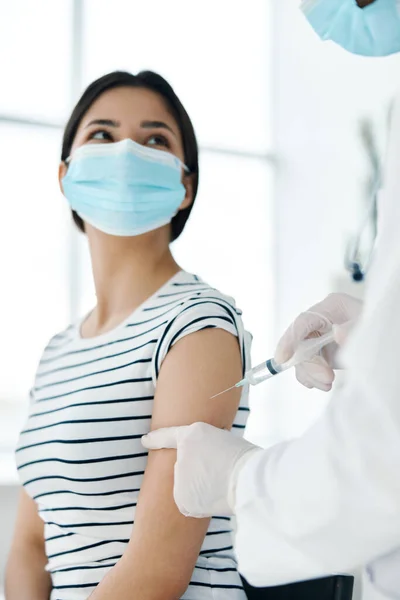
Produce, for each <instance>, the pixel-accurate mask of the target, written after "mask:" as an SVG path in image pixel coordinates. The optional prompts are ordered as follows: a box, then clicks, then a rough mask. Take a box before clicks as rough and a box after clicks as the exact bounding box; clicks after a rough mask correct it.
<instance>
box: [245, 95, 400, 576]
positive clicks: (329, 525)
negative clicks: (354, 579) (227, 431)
mask: <svg viewBox="0 0 400 600" xmlns="http://www.w3.org/2000/svg"><path fill="white" fill-rule="evenodd" d="M399 161H400V110H399V101H397V102H396V105H395V109H394V114H393V117H392V133H391V140H390V144H389V153H388V158H387V169H386V181H385V186H384V192H383V194H382V196H381V209H382V212H383V214H382V219H381V224H380V225H381V231H380V234H381V240H380V244H379V246H378V250H377V254H376V260H375V264H374V266H373V268H372V271H371V276H370V284H369V288H368V290H367V296H366V302H365V310H364V314H363V318H362V319H361V322H360V324H359V326H358V327H357V330H356V331H355V333H354V335H353V336H352V338H351V340H350V342H349V344H348V347H347V349H346V352H345V353H344V355H343V362H344V363H345V366H346V367H347V369H348V371H347V381H346V384H345V386H344V387H343V388H342V390H341V391H340V393H339V394H338V395H337V396H336V397H335V398H334V400H333V401H332V402H331V404H330V406H329V407H328V409H327V411H326V412H325V413H324V415H323V416H322V417H321V418H320V419H319V421H318V422H317V423H316V424H315V425H314V426H313V427H312V428H311V429H309V430H308V431H307V432H306V433H305V434H304V435H303V436H302V437H301V438H298V439H296V440H293V441H290V442H286V443H283V444H280V445H277V446H274V447H272V448H270V449H268V450H265V451H264V452H262V453H259V454H255V455H254V456H253V457H252V458H251V459H250V460H249V461H248V463H247V464H246V465H245V467H244V469H243V470H242V472H241V473H240V476H239V479H238V485H237V495H236V516H237V524H238V532H237V554H238V560H239V569H240V570H241V572H242V573H243V574H244V576H245V577H246V578H247V579H248V580H249V582H250V583H252V584H253V585H256V586H270V585H278V584H281V583H287V582H291V581H296V580H304V579H310V578H314V577H321V576H324V575H327V574H330V573H343V572H349V571H350V570H351V569H353V568H354V567H357V566H359V565H361V564H365V563H367V562H369V561H371V559H373V558H375V557H377V556H380V555H385V554H386V555H388V554H390V552H391V551H393V552H395V550H396V548H397V547H398V546H399V545H400V477H399V473H400V352H399V340H400V242H399V236H400V171H399V166H398V165H399ZM399 570H400V565H399Z"/></svg>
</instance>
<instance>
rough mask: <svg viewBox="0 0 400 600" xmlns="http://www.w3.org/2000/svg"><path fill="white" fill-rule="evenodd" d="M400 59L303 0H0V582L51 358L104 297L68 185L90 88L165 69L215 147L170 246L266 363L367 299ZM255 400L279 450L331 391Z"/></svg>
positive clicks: (260, 429) (204, 148)
mask: <svg viewBox="0 0 400 600" xmlns="http://www.w3.org/2000/svg"><path fill="white" fill-rule="evenodd" d="M399 67H400V56H397V57H391V58H385V59H380V60H376V59H375V60H374V59H361V58H358V57H355V56H351V55H350V54H347V53H346V52H345V51H343V50H341V49H339V48H337V47H335V46H333V45H331V44H330V43H321V42H320V41H319V40H318V38H317V37H316V36H315V34H314V32H313V31H312V30H311V28H310V27H309V26H308V24H307V22H306V21H305V19H304V17H303V16H302V14H301V13H300V11H299V0H284V1H282V0H246V2H244V1H239V0H201V1H200V0H192V1H191V2H187V0H146V2H138V1H136V0H113V1H112V2H110V1H109V0H57V2H54V0H35V1H34V2H32V0H13V2H5V1H3V2H0V198H1V206H2V218H1V219H0V263H1V295H0V323H1V327H0V332H1V343H0V361H1V370H0V374H1V375H0V505H1V507H2V511H1V515H0V521H1V522H0V527H1V531H2V532H3V535H2V541H1V543H0V569H1V572H2V571H3V563H4V557H5V555H6V553H7V549H8V543H9V535H10V531H11V528H12V522H13V518H14V517H13V515H14V507H15V498H16V489H17V488H16V484H17V478H16V473H15V467H14V460H13V448H14V446H15V443H16V440H17V436H18V430H19V428H20V427H21V424H22V422H23V420H24V418H25V415H26V408H27V397H28V392H29V388H30V386H31V384H32V381H33V376H34V372H35V369H36V366H37V362H38V360H39V357H40V354H41V351H42V349H43V347H44V345H45V344H46V342H47V341H48V339H49V338H50V336H52V335H53V334H54V333H55V332H57V331H58V330H60V329H63V328H64V327H65V326H66V325H67V324H68V323H69V322H70V321H71V320H74V319H76V318H77V317H78V316H80V315H82V314H83V313H84V312H86V311H87V310H89V309H90V308H91V305H92V304H93V298H94V295H93V287H92V281H91V273H90V264H89V259H88V252H87V247H86V244H85V239H84V237H83V236H81V235H79V234H78V233H77V232H76V231H75V230H74V229H73V227H72V221H71V218H70V213H69V210H68V208H67V206H66V202H65V201H64V199H63V197H62V195H61V193H60V191H59V188H58V180H57V170H58V164H59V160H60V147H61V137H62V132H63V126H64V124H65V123H66V120H67V118H68V116H69V112H70V111H71V109H72V107H73V105H74V104H75V102H76V101H77V100H78V98H79V96H80V94H81V93H82V91H83V89H84V88H85V87H86V86H87V85H88V84H89V83H90V82H91V81H92V80H94V79H95V78H97V77H99V76H100V75H103V74H105V73H106V72H109V71H112V70H116V69H123V70H128V71H131V72H133V73H136V72H138V71H140V70H142V69H151V70H154V71H158V72H159V73H160V74H161V75H163V76H164V77H166V78H167V80H168V81H169V82H170V83H171V84H172V86H173V87H174V89H175V91H176V92H177V94H178V96H179V97H180V99H181V100H182V102H183V104H184V106H185V107H186V109H187V111H188V113H189V115H190V116H191V118H192V120H193V122H194V125H195V129H196V132H197V135H198V139H199V143H200V148H201V166H200V169H201V175H200V192H199V196H198V199H197V201H196V207H195V209H194V211H193V214H192V218H191V220H190V222H189V224H188V226H187V227H186V229H185V232H184V234H183V236H182V238H181V239H180V240H179V241H178V242H177V243H176V244H175V247H174V253H175V256H176V258H177V260H178V262H179V263H180V264H181V265H182V266H183V267H184V268H185V269H187V270H189V271H191V272H195V273H197V274H199V275H200V276H201V277H202V278H203V279H205V280H207V281H208V282H209V283H211V284H213V285H215V286H216V287H218V288H220V289H221V290H222V291H224V292H225V293H228V294H229V295H231V296H233V297H235V298H236V300H237V304H238V305H239V306H240V307H241V308H242V310H243V314H244V320H245V325H246V327H247V329H249V330H250V331H251V332H252V333H253V335H254V344H253V361H254V364H256V363H258V362H261V361H262V360H263V359H266V358H268V357H269V356H270V355H272V354H273V352H274V347H275V342H276V341H277V339H278V337H279V335H280V333H281V332H282V331H283V330H284V328H285V327H286V326H287V325H288V324H289V322H290V320H291V319H292V318H293V317H295V316H296V315H297V313H298V312H299V311H301V310H303V309H305V308H307V307H308V306H309V305H310V304H313V303H314V302H316V301H317V300H320V299H322V297H323V296H325V295H326V294H327V293H329V292H331V291H350V292H352V293H355V294H356V295H360V296H361V295H362V293H363V284H354V283H352V281H351V277H350V275H349V273H348V272H347V271H346V269H345V255H346V248H347V247H348V244H349V242H350V241H351V240H352V239H353V238H354V235H355V234H356V233H357V231H358V229H359V228H360V225H361V222H362V221H363V218H364V213H365V209H366V206H367V204H368V202H369V199H370V191H371V185H370V183H371V178H372V177H373V175H374V173H373V171H372V170H371V160H370V157H369V155H368V152H367V151H366V147H365V136H364V138H363V137H362V136H361V134H360V131H361V124H362V123H364V125H363V127H364V131H365V128H366V127H367V128H368V131H370V132H372V134H373V139H374V143H375V144H376V146H377V148H378V151H379V153H380V154H381V155H382V156H383V154H384V149H385V137H386V131H387V122H388V112H389V107H390V102H391V100H392V98H393V96H394V94H395V92H396V89H400V69H399ZM363 139H364V141H363ZM368 226H369V227H370V229H371V227H372V229H373V223H368ZM370 237H371V236H370ZM370 241H371V240H368V241H367V242H366V244H365V245H366V248H365V256H367V255H368V248H369V245H370ZM251 400H252V409H253V410H252V415H251V417H250V422H249V426H248V431H247V436H248V437H249V438H250V439H252V440H253V441H255V442H258V443H261V444H264V445H267V444H271V443H273V442H275V441H280V440H282V439H285V438H287V437H290V436H294V435H299V434H300V433H301V432H302V431H303V430H304V429H305V428H306V427H307V426H308V425H309V424H310V423H312V422H313V421H314V420H315V419H316V418H318V415H319V414H320V413H321V411H322V410H323V409H324V407H325V405H326V402H327V401H328V396H326V395H325V396H324V395H322V394H319V393H317V392H307V391H305V390H302V389H300V388H299V387H298V386H296V383H295V380H294V376H293V374H285V375H282V376H281V377H280V378H278V379H277V380H273V381H271V382H269V383H267V384H265V385H264V386H260V387H259V388H257V389H256V390H254V393H253V394H252V398H251Z"/></svg>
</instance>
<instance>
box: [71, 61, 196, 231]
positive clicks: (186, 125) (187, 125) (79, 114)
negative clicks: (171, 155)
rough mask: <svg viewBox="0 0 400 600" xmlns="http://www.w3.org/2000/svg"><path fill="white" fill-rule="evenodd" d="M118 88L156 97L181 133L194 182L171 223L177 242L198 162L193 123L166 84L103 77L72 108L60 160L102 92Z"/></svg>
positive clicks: (150, 78) (142, 76)
mask: <svg viewBox="0 0 400 600" xmlns="http://www.w3.org/2000/svg"><path fill="white" fill-rule="evenodd" d="M118 87H136V88H145V89H148V90H151V91H153V92H155V93H157V94H159V95H160V96H161V97H162V98H163V99H164V101H165V102H166V104H167V107H168V109H169V110H170V111H171V113H172V116H173V117H174V118H175V120H176V122H177V124H178V127H179V129H180V132H181V135H182V141H183V150H184V155H185V164H186V166H187V167H188V168H189V171H190V174H191V175H192V179H193V202H192V204H191V205H190V206H188V207H187V208H184V209H182V210H180V211H179V212H178V214H176V215H175V217H174V218H173V219H172V222H171V240H172V241H174V240H176V239H177V238H178V237H179V236H180V234H181V233H182V231H183V228H184V227H185V224H186V221H187V220H188V218H189V215H190V212H191V210H192V207H193V204H194V200H195V198H196V194H197V188H198V182H199V162H198V146H197V140H196V134H195V132H194V129H193V125H192V122H191V120H190V118H189V115H188V114H187V112H186V110H185V108H184V107H183V104H182V103H181V101H180V100H179V98H178V96H177V95H176V94H175V92H174V90H173V89H172V87H171V86H170V85H169V83H168V82H167V81H166V80H165V79H164V78H163V77H161V75H158V74H157V73H153V72H152V71H142V72H141V73H139V74H138V75H132V73H127V72H124V71H114V72H113V73H109V74H108V75H104V76H103V77H100V79H97V80H96V81H94V82H93V83H91V84H90V85H89V87H88V88H87V89H86V90H85V92H84V93H83V95H82V97H81V99H80V100H79V102H78V104H77V105H76V106H75V108H74V110H73V111H72V114H71V116H70V118H69V121H68V123H67V125H66V127H65V130H64V136H63V142H62V151H61V160H62V161H65V160H66V159H67V158H68V156H69V155H70V153H71V148H72V144H73V142H74V139H75V135H76V132H77V130H78V127H79V125H80V123H81V121H82V119H83V117H84V116H85V114H86V113H87V111H88V110H89V108H90V107H91V106H92V104H93V103H94V102H95V101H96V100H97V98H99V97H100V96H101V95H102V94H104V92H107V91H108V90H111V89H113V88H118ZM72 216H73V219H74V221H75V224H76V225H77V226H78V228H79V229H80V230H81V231H83V232H84V231H85V226H84V223H83V221H82V219H81V218H80V217H79V216H78V215H77V213H76V212H75V211H72Z"/></svg>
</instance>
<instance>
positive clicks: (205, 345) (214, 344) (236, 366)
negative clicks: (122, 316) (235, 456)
mask: <svg viewBox="0 0 400 600" xmlns="http://www.w3.org/2000/svg"><path fill="white" fill-rule="evenodd" d="M241 377H242V361H241V354H240V348H239V343H238V340H237V339H236V338H235V337H234V336H233V335H232V334H229V333H227V332H226V331H223V330H221V329H208V330H204V331H200V332H197V333H193V334H191V335H189V336H187V337H185V338H183V339H182V340H180V341H179V342H178V343H177V344H176V345H175V346H174V347H173V348H172V349H171V350H170V352H169V353H168V355H167V357H166V358H165V360H164V363H163V365H162V368H161V371H160V375H159V379H158V383H157V389H156V394H155V400H154V410H153V418H152V429H155V428H159V427H168V426H172V425H186V424H190V423H193V422H196V421H204V422H207V423H211V424H213V425H215V426H217V427H221V428H223V427H227V428H228V427H230V426H231V425H232V422H233V419H234V417H235V414H236V411H237V408H238V404H239V401H240V391H239V390H237V389H236V390H232V392H229V393H227V394H226V395H225V396H222V397H221V398H218V399H214V400H211V399H210V398H211V396H212V395H213V394H215V393H217V392H218V391H221V390H222V389H225V388H228V387H230V386H231V385H233V384H234V383H236V382H237V381H238V380H239V379H241ZM175 460H176V452H175V451H173V450H161V451H158V452H150V455H149V460H148V465H147V468H146V473H145V476H144V481H143V485H142V488H141V492H140V497H139V503H138V506H137V510H136V516H135V525H134V535H133V536H132V539H131V542H130V547H129V550H128V554H129V555H130V556H131V558H132V561H133V562H132V564H133V565H135V564H136V565H138V564H140V568H141V570H142V576H143V577H144V579H145V580H148V579H151V582H152V583H151V585H154V586H157V585H162V586H164V592H163V594H164V595H163V594H161V595H160V598H161V597H162V598H163V599H164V598H169V597H176V596H174V594H179V593H183V592H184V591H185V589H186V587H187V585H188V583H189V581H190V577H191V574H192V572H193V568H194V566H195V563H196V560H197V557H198V555H199V551H200V548H201V545H202V542H203V539H204V536H205V534H206V532H207V528H208V524H209V520H208V519H190V518H186V517H183V516H182V515H181V514H180V512H179V511H178V509H177V507H176V505H175V502H174V500H173V470H174V464H175ZM144 556H146V557H147V558H146V560H143V559H142V558H141V557H144ZM157 580H158V581H159V584H157ZM168 586H170V596H169V595H168V593H169V592H168ZM143 597H144V596H143ZM146 597H147V596H146ZM148 597H153V596H150V595H149V596H148ZM154 597H158V596H157V592H155V595H154Z"/></svg>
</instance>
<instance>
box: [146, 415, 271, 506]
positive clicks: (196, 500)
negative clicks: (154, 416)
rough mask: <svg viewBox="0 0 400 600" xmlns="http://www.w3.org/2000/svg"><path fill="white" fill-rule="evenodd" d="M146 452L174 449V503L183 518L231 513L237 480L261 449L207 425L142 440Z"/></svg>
mask: <svg viewBox="0 0 400 600" xmlns="http://www.w3.org/2000/svg"><path fill="white" fill-rule="evenodd" d="M142 444H143V446H144V447H145V448H148V449H149V450H160V449H162V448H176V449H177V461H176V464H175V482H174V499H175V502H176V505H177V506H178V508H179V510H180V511H181V513H182V514H183V515H185V516H186V517H197V518H204V517H212V516H229V515H232V514H233V513H234V508H235V490H236V482H237V476H238V473H239V471H240V470H241V468H242V467H243V465H244V464H245V463H246V462H247V460H248V459H249V458H250V456H252V455H253V454H254V453H255V452H260V451H261V448H258V447H257V446H254V445H253V444H251V443H250V442H247V441H246V440H244V439H242V438H239V437H237V436H235V435H233V434H232V433H231V432H230V431H226V430H223V429H218V428H217V427H213V426H212V425H208V424H207V423H194V424H193V425H188V426H184V427H170V428H166V429H159V430H157V431H153V432H151V433H149V434H148V435H145V436H143V438H142Z"/></svg>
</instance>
